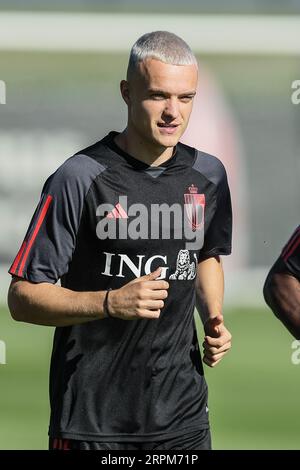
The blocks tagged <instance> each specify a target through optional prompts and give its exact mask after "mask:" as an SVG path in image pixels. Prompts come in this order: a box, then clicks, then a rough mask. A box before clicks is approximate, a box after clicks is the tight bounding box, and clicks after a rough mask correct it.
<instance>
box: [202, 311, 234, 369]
mask: <svg viewBox="0 0 300 470" xmlns="http://www.w3.org/2000/svg"><path fill="white" fill-rule="evenodd" d="M204 331H205V335H206V336H205V338H204V342H203V354H204V355H203V362H204V363H205V364H206V365H208V366H209V367H215V366H216V365H217V364H218V363H219V362H220V361H221V360H222V359H223V357H224V356H225V354H227V352H228V351H229V349H230V348H231V338H232V337H231V334H230V333H229V331H228V330H227V328H226V327H225V325H224V321H223V316H222V315H217V316H216V317H214V318H209V319H208V320H207V321H206V322H205V324H204Z"/></svg>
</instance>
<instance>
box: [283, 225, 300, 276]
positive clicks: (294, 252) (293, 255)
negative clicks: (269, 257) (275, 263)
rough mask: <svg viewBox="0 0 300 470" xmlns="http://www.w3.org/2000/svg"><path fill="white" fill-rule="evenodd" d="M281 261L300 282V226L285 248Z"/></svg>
mask: <svg viewBox="0 0 300 470" xmlns="http://www.w3.org/2000/svg"><path fill="white" fill-rule="evenodd" d="M280 260H281V262H282V263H283V265H284V266H285V268H286V270H287V271H288V272H289V273H291V274H292V275H293V276H295V277H296V278H297V279H299V280H300V225H299V226H298V227H297V228H296V230H295V231H294V233H293V235H292V236H291V237H290V239H289V240H288V242H287V243H286V245H285V246H284V247H283V250H282V252H281V255H280Z"/></svg>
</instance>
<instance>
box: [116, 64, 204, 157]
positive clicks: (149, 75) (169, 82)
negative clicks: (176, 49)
mask: <svg viewBox="0 0 300 470" xmlns="http://www.w3.org/2000/svg"><path fill="white" fill-rule="evenodd" d="M197 79H198V72H197V66H196V65H171V64H165V63H164V62H161V61H159V60H156V59H147V60H145V61H144V62H141V63H140V64H139V68H138V70H137V71H136V72H135V73H134V74H132V76H131V77H130V78H129V80H128V81H125V80H124V81H123V82H121V91H122V95H123V98H124V100H125V101H126V103H127V105H128V130H129V131H130V132H131V134H133V135H136V136H137V137H138V138H139V139H140V140H141V141H146V142H147V143H148V145H149V144H151V145H153V146H154V147H156V148H167V147H173V146H174V145H176V144H177V142H178V141H179V139H180V137H181V135H182V134H183V132H184V131H185V129H186V127H187V124H188V120H189V117H190V114H191V111H192V104H193V98H194V96H195V94H196V88H197Z"/></svg>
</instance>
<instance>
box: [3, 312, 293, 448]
mask: <svg viewBox="0 0 300 470" xmlns="http://www.w3.org/2000/svg"><path fill="white" fill-rule="evenodd" d="M226 322H227V325H228V327H229V328H230V330H231V331H232V334H233V337H234V339H233V347H232V350H231V352H230V354H229V355H228V356H227V358H226V360H224V361H223V362H222V363H220V364H219V365H218V367H216V368H215V369H209V368H207V367H205V370H206V377H207V380H208V384H209V408H210V419H211V427H212V434H213V446H214V448H215V449H299V448H300V429H299V422H300V404H299V390H300V365H299V366H297V365H293V364H292V363H291V353H292V349H291V343H292V338H291V336H290V335H289V334H288V333H287V332H286V331H285V329H284V328H283V327H282V326H281V324H280V323H279V322H278V321H277V320H276V319H274V318H273V316H272V314H271V313H270V312H269V311H268V309H263V310H248V309H244V308H241V309H236V310H231V311H228V312H227V313H226ZM52 334H53V329H52V328H47V327H40V326H34V325H26V324H22V323H16V322H14V321H13V320H11V318H10V316H9V313H8V311H7V309H6V308H4V307H3V308H2V309H1V311H0V338H1V339H2V340H3V341H5V343H6V349H7V364H6V365H0V449H45V448H47V428H48V417H49V405H48V369H49V360H50V353H51V344H52ZM199 336H201V337H202V333H201V328H200V329H199Z"/></svg>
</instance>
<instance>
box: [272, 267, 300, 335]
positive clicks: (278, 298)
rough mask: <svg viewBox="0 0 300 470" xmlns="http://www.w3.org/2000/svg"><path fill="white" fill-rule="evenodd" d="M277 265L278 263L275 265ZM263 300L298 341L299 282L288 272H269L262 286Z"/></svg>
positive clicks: (299, 322) (299, 321)
mask: <svg viewBox="0 0 300 470" xmlns="http://www.w3.org/2000/svg"><path fill="white" fill-rule="evenodd" d="M277 265H278V263H277ZM263 293H264V298H265V301H266V303H267V304H268V306H269V307H270V308H271V310H272V311H273V312H274V314H275V315H276V317H277V318H278V319H279V320H280V321H281V322H282V323H283V324H284V325H285V326H286V328H287V329H288V330H289V332H290V333H291V334H292V335H293V336H294V337H295V338H297V339H300V282H299V281H298V279H296V277H294V276H293V275H292V274H290V273H288V272H282V271H281V272H278V270H276V269H275V268H274V267H273V268H272V269H271V270H270V272H269V274H268V276H267V279H266V281H265V285H264V290H263Z"/></svg>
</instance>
